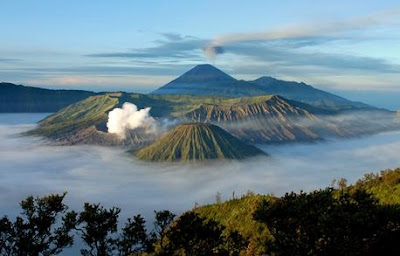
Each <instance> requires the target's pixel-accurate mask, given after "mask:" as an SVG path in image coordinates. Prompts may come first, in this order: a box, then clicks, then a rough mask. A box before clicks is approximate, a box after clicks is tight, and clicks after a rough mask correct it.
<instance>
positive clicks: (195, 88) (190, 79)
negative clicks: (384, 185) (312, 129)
mask: <svg viewBox="0 0 400 256" xmlns="http://www.w3.org/2000/svg"><path fill="white" fill-rule="evenodd" d="M152 94H188V95H208V96H225V97H244V96H259V95H266V94H276V95H280V96H283V97H285V98H287V99H291V100H295V101H299V102H303V103H307V104H310V105H313V106H317V107H319V108H324V109H330V110H348V109H372V108H373V107H372V106H369V105H367V104H364V103H360V102H354V101H350V100H347V99H345V98H342V97H340V96H337V95H334V94H332V93H328V92H325V91H322V90H319V89H316V88H314V87H312V86H310V85H307V84H305V83H298V82H288V81H283V80H278V79H275V78H272V77H266V76H263V77H260V78H258V79H256V80H253V81H243V80H237V79H235V78H233V77H231V76H229V75H228V74H226V73H224V72H223V71H221V70H220V69H218V68H216V67H214V66H212V65H209V64H204V65H198V66H195V67H194V68H192V69H191V70H189V71H187V72H186V73H184V74H183V75H181V76H180V77H178V78H176V79H175V80H173V81H171V82H169V83H168V84H166V85H164V86H162V87H160V88H159V89H157V90H155V91H154V92H152Z"/></svg>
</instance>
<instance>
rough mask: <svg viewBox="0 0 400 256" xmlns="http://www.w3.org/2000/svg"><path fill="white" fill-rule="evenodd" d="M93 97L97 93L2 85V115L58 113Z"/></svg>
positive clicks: (0, 111) (0, 109)
mask: <svg viewBox="0 0 400 256" xmlns="http://www.w3.org/2000/svg"><path fill="white" fill-rule="evenodd" d="M92 95H95V93H94V92H89V91H80V90H49V89H43V88H37V87H29V86H23V85H16V84H12V83H0V113H7V112H8V113H15V112H56V111H58V110H60V109H61V108H63V107H66V106H68V105H70V104H72V103H75V102H78V101H81V100H83V99H86V98H87V97H89V96H92Z"/></svg>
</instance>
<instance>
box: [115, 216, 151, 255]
mask: <svg viewBox="0 0 400 256" xmlns="http://www.w3.org/2000/svg"><path fill="white" fill-rule="evenodd" d="M145 226H146V221H145V220H144V218H143V217H142V216H141V215H140V214H139V215H136V216H133V219H131V218H129V219H128V221H127V222H126V223H125V227H124V228H123V229H122V234H121V237H120V241H119V254H120V255H121V256H122V255H130V254H138V253H140V252H145V251H147V250H148V249H149V248H148V247H149V246H151V244H149V241H148V240H149V238H148V235H147V230H146V227H145Z"/></svg>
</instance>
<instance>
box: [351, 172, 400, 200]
mask: <svg viewBox="0 0 400 256" xmlns="http://www.w3.org/2000/svg"><path fill="white" fill-rule="evenodd" d="M348 189H349V190H358V189H365V190H366V191H367V192H369V193H371V194H373V195H374V196H375V197H376V198H377V199H378V200H379V202H380V203H382V204H400V168H397V169H394V170H391V169H389V170H385V171H381V172H380V174H374V173H369V174H366V175H364V178H362V179H361V180H359V181H357V183H356V184H355V185H354V186H350V187H349V188H348Z"/></svg>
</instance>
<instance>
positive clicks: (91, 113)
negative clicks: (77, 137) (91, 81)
mask: <svg viewBox="0 0 400 256" xmlns="http://www.w3.org/2000/svg"><path fill="white" fill-rule="evenodd" d="M118 102H119V101H118V98H113V97H110V96H108V95H99V96H92V97H89V98H87V99H85V100H83V101H80V102H78V103H75V104H72V105H69V106H68V107H66V108H63V109H61V110H60V111H58V112H57V113H55V114H53V115H50V116H49V117H47V118H46V119H44V120H42V121H41V122H40V123H39V126H38V128H37V129H35V130H32V131H30V132H29V133H28V134H36V135H41V136H46V137H49V138H52V137H53V138H57V137H60V136H61V137H62V136H65V135H67V134H70V133H74V132H77V131H79V130H83V129H86V128H88V127H90V126H92V125H97V124H99V123H101V122H105V120H107V112H108V111H110V110H111V109H113V108H114V107H115V106H116V105H117V104H118Z"/></svg>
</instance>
